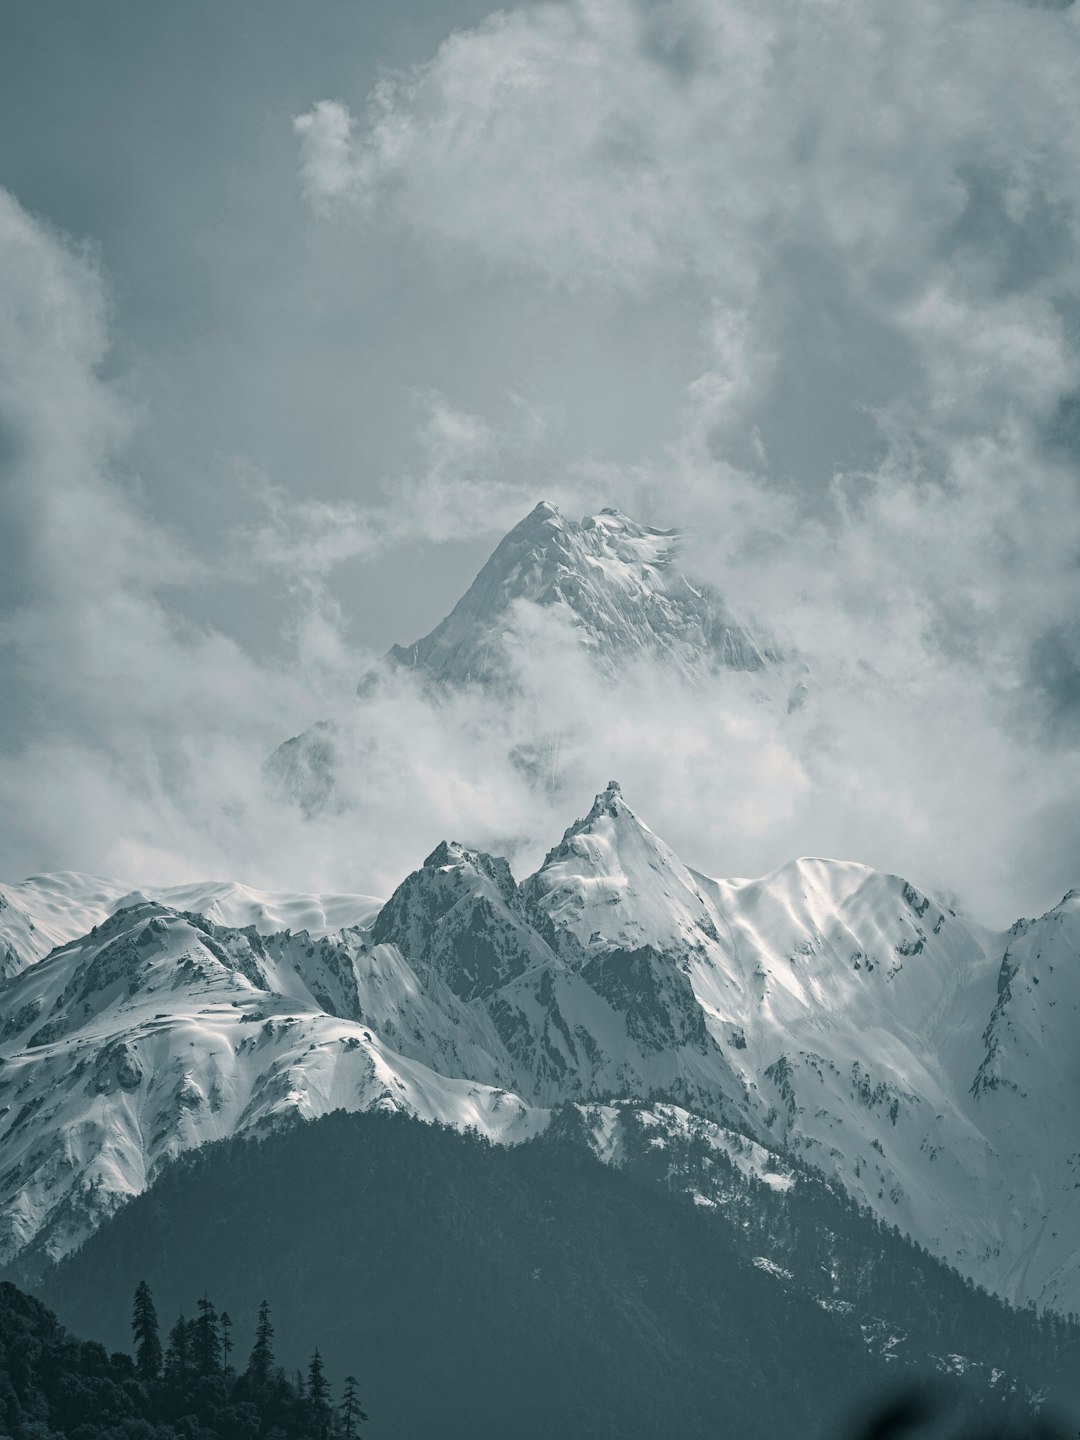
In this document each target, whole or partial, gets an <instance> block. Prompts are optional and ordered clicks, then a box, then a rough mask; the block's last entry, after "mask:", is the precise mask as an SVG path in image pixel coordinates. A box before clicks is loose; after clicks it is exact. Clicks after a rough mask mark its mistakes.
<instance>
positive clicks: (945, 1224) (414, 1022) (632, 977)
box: [0, 783, 1080, 1309]
mask: <svg viewBox="0 0 1080 1440" xmlns="http://www.w3.org/2000/svg"><path fill="white" fill-rule="evenodd" d="M183 896H184V898H183V905H184V909H181V906H180V905H178V904H170V905H166V904H163V903H161V902H160V899H154V898H151V897H137V898H135V899H134V900H132V901H131V903H129V904H128V906H127V907H125V908H122V909H118V910H116V912H115V914H112V915H111V916H110V917H109V918H107V919H105V920H104V921H103V922H99V923H98V926H97V929H96V930H95V931H92V932H91V933H89V934H87V935H85V936H83V937H81V938H78V939H76V940H74V941H73V942H71V943H69V944H67V945H65V946H63V947H62V948H61V949H59V950H57V951H55V952H54V953H53V954H52V955H50V956H49V957H48V958H47V959H44V960H40V961H39V962H38V963H37V964H35V965H32V966H31V967H30V968H28V969H27V970H26V971H25V972H24V973H23V974H21V975H19V976H16V977H15V978H14V979H12V980H9V981H8V982H7V983H6V985H4V986H3V987H2V988H0V1062H2V1063H0V1146H2V1152H3V1156H4V1162H5V1163H4V1167H3V1170H2V1172H0V1207H2V1214H3V1217H4V1231H3V1235H2V1238H0V1255H3V1256H11V1255H14V1254H16V1253H17V1252H19V1251H20V1250H23V1249H25V1248H26V1247H37V1249H38V1250H39V1251H45V1252H47V1253H50V1254H59V1253H62V1252H63V1251H65V1250H67V1249H68V1248H70V1246H71V1245H73V1244H75V1243H77V1242H78V1239H79V1238H80V1236H81V1235H82V1234H84V1233H85V1232H86V1230H87V1229H88V1228H90V1227H92V1226H93V1225H94V1224H95V1223H97V1220H98V1219H100V1217H101V1216H102V1215H104V1214H107V1213H108V1212H109V1211H110V1209H111V1208H112V1207H114V1206H115V1205H116V1204H118V1203H120V1202H121V1201H122V1199H123V1198H124V1197H125V1196H126V1195H128V1194H130V1193H132V1192H133V1191H135V1190H138V1189H140V1188H142V1187H143V1186H144V1185H145V1184H147V1183H148V1181H149V1180H150V1179H151V1178H152V1176H153V1175H154V1174H155V1173H156V1170H157V1169H158V1168H159V1167H160V1166H161V1164H163V1163H164V1161H165V1160H166V1159H167V1158H168V1157H169V1156H171V1155H172V1154H174V1153H176V1152H177V1151H178V1150H180V1149H184V1148H188V1147H190V1146H192V1145H197V1144H200V1143H202V1142H203V1141H205V1140H208V1139H211V1138H215V1137H217V1136H220V1135H225V1134H232V1133H234V1132H236V1131H239V1130H244V1129H248V1128H252V1127H258V1126H260V1125H266V1124H276V1123H279V1122H280V1121H281V1120H282V1118H283V1117H286V1116H290V1115H301V1116H303V1115H311V1114H318V1113H322V1111H324V1110H326V1109H329V1108H333V1107H335V1106H344V1107H345V1108H351V1109H363V1108H367V1107H369V1106H372V1105H393V1106H399V1107H401V1108H404V1109H408V1110H411V1111H415V1112H416V1113H418V1114H420V1115H423V1116H429V1117H437V1118H440V1119H444V1120H447V1121H448V1122H450V1123H452V1124H455V1125H459V1126H462V1127H465V1126H476V1127H477V1128H479V1129H480V1130H482V1131H483V1132H484V1133H487V1134H490V1135H492V1136H493V1137H495V1138H497V1139H512V1138H515V1137H517V1136H519V1135H523V1134H527V1133H532V1132H534V1131H535V1130H537V1129H539V1128H542V1127H543V1126H545V1125H547V1124H548V1123H549V1121H550V1118H551V1114H552V1111H553V1108H554V1107H557V1106H562V1105H565V1104H567V1103H571V1104H573V1105H576V1106H579V1107H582V1108H581V1112H580V1113H581V1114H582V1115H583V1116H584V1117H585V1118H586V1130H587V1132H588V1136H589V1141H588V1143H590V1144H591V1145H592V1146H593V1148H595V1149H596V1150H597V1153H600V1154H602V1155H604V1157H605V1158H607V1159H609V1160H611V1161H612V1163H618V1158H619V1119H618V1116H619V1112H618V1105H619V1104H622V1103H627V1102H629V1103H632V1104H633V1105H635V1106H637V1107H639V1108H640V1107H645V1108H646V1109H647V1110H648V1111H649V1113H650V1114H651V1115H652V1116H653V1117H654V1120H653V1121H652V1122H650V1123H653V1124H655V1127H656V1133H657V1138H658V1142H659V1141H662V1142H663V1144H665V1145H666V1146H668V1147H674V1148H675V1149H676V1150H677V1148H678V1146H679V1145H680V1144H683V1143H685V1144H687V1145H690V1144H697V1145H700V1144H702V1143H707V1144H709V1145H715V1146H717V1147H720V1148H722V1149H723V1150H724V1153H726V1154H728V1155H729V1157H731V1158H733V1159H735V1161H736V1163H737V1164H739V1166H740V1168H746V1167H749V1170H750V1171H751V1172H752V1173H754V1174H757V1175H759V1176H761V1177H763V1178H764V1179H765V1180H766V1183H769V1184H773V1185H775V1186H777V1187H779V1188H782V1187H783V1186H784V1185H789V1184H791V1183H797V1181H796V1180H795V1179H794V1177H795V1176H796V1175H797V1168H796V1169H795V1170H793V1169H792V1165H793V1163H794V1162H795V1161H796V1160H798V1161H803V1162H807V1163H809V1164H811V1165H813V1166H815V1167H817V1168H819V1169H820V1170H821V1171H823V1172H824V1173H825V1174H826V1175H828V1176H830V1177H832V1178H833V1179H835V1180H836V1181H837V1182H838V1183H840V1184H841V1185H842V1186H843V1187H844V1188H845V1189H846V1190H847V1191H848V1192H849V1193H850V1194H851V1195H852V1196H854V1197H855V1198H857V1199H858V1200H859V1201H860V1202H862V1203H865V1204H866V1205H867V1206H869V1207H870V1209H871V1210H873V1211H874V1212H875V1213H876V1214H877V1215H879V1216H880V1217H881V1218H883V1219H884V1220H886V1221H888V1222H889V1223H890V1224H895V1225H897V1226H899V1228H900V1229H901V1230H902V1231H905V1232H908V1233H910V1234H911V1235H912V1236H914V1238H915V1239H917V1240H918V1241H919V1242H920V1243H921V1244H923V1245H925V1246H926V1247H927V1248H929V1249H930V1250H932V1251H933V1252H935V1253H936V1254H938V1255H941V1256H942V1257H943V1258H945V1259H947V1260H949V1261H950V1262H951V1263H953V1264H955V1265H956V1266H957V1267H958V1268H959V1269H960V1270H962V1271H963V1272H964V1273H965V1274H967V1275H970V1276H971V1277H973V1278H974V1279H977V1280H979V1281H980V1282H981V1283H984V1284H986V1285H988V1286H990V1287H992V1288H994V1289H996V1290H998V1291H1000V1292H1001V1293H1002V1294H1004V1295H1006V1296H1007V1297H1009V1298H1011V1299H1015V1300H1019V1301H1025V1300H1027V1299H1035V1300H1037V1301H1039V1302H1040V1303H1047V1304H1053V1305H1056V1306H1059V1307H1061V1308H1063V1309H1077V1308H1080V1263H1078V1260H1077V1255H1078V1251H1080V1211H1078V1203H1080V1175H1078V1174H1077V1170H1078V1169H1080V1134H1078V1133H1077V1131H1078V1121H1077V1117H1076V1113H1075V1103H1074V1097H1075V1095H1076V1093H1077V1082H1078V1081H1080V1045H1078V1041H1077V1035H1078V1024H1077V1012H1078V1008H1080V894H1078V893H1074V894H1072V895H1070V896H1067V897H1066V898H1065V900H1064V901H1063V902H1062V904H1061V905H1060V906H1058V907H1056V908H1055V909H1054V910H1052V911H1050V912H1049V914H1047V915H1045V916H1043V917H1042V918H1041V919H1038V920H1033V921H1022V922H1018V923H1017V925H1016V926H1014V927H1013V929H1012V931H1010V932H1009V933H1008V934H1003V935H993V934H990V933H989V932H986V931H984V930H982V929H980V928H979V927H976V926H973V925H969V924H967V923H965V922H964V921H963V920H961V919H960V918H959V917H957V916H956V915H954V914H953V913H952V912H951V911H950V910H948V909H947V908H945V907H942V906H941V905H939V904H938V903H936V902H935V901H934V900H933V899H932V898H931V897H929V896H926V895H923V894H921V893H920V892H919V891H917V890H916V889H915V888H914V887H913V886H911V885H910V884H908V883H907V882H905V881H904V880H903V879H901V878H899V877H896V876H890V875H885V874H881V873H879V872H876V871H873V870H870V869H868V868H867V867H865V866H861V865H856V864H851V863H842V862H836V861H828V860H813V859H803V860H798V861H795V862H792V863H791V864H790V865H786V866H784V867H782V868H781V869H780V870H777V871H775V872H774V873H773V874H771V875H768V876H765V877H764V878H762V879H759V880H729V881H725V880H712V879H709V878H708V877H705V876H703V875H699V874H697V873H696V872H694V871H693V870H691V869H689V868H688V867H687V866H686V865H685V864H684V863H683V862H682V861H681V860H680V859H679V858H678V857H677V856H676V855H674V854H673V852H672V851H671V850H670V848H669V847H668V846H666V845H665V844H664V843H663V841H662V840H660V838H659V837H657V836H656V835H654V834H653V833H652V832H651V831H650V830H649V828H648V827H647V826H646V825H645V824H644V823H643V822H642V821H641V820H640V819H639V818H638V817H637V816H636V815H635V814H634V812H633V810H632V809H631V808H630V806H629V805H628V804H627V802H626V800H625V798H624V797H623V796H622V794H621V792H620V790H619V787H618V786H617V785H615V784H614V783H612V784H611V785H609V786H608V787H607V789H606V790H605V791H603V792H602V793H601V794H600V795H599V796H597V798H596V802H595V803H594V805H593V806H592V808H591V809H590V810H589V812H588V813H587V814H586V815H585V817H584V818H583V819H581V820H579V821H577V822H575V823H574V824H573V825H571V826H570V828H569V829H568V830H567V831H566V833H565V835H564V836H563V839H562V840H561V841H560V842H559V844H557V845H556V846H555V847H554V848H553V849H552V850H551V851H550V852H549V853H548V855H547V857H546V858H545V860H544V863H543V864H542V866H541V867H540V869H539V870H538V871H537V872H536V874H535V875H533V876H531V877H529V878H528V879H527V880H525V881H524V882H523V883H522V884H520V885H519V884H517V883H516V881H515V880H514V877H513V876H512V875H511V873H510V870H509V867H508V866H507V865H506V863H505V861H502V860H499V859H497V858H495V857H492V856H488V855H484V854H483V853H481V852H478V851H475V850H470V849H469V848H468V847H465V846H462V845H457V844H443V845H440V846H438V847H437V848H436V850H435V851H433V852H432V854H431V855H430V856H429V857H428V859H427V860H426V861H425V862H424V864H423V865H422V866H421V867H420V868H419V869H418V870H417V871H415V872H414V873H413V874H412V875H410V876H409V877H408V878H407V879H406V880H404V881H403V882H402V884H401V885H400V886H399V887H398V889H397V891H396V892H395V893H394V895H393V896H391V898H390V899H389V900H388V901H387V903H386V904H385V905H384V906H383V907H382V908H381V909H380V910H379V912H378V914H377V915H376V916H374V918H373V919H371V923H370V928H364V927H363V926H359V925H357V926H353V927H351V928H348V929H344V930H341V931H340V932H338V933H336V934H333V935H330V936H325V937H323V938H322V939H317V938H316V937H315V936H314V934H312V935H309V934H305V933H303V932H301V933H289V932H288V931H284V932H282V933H279V934H274V935H265V934H260V933H259V929H257V928H255V926H253V925H249V926H246V927H238V926H237V925H236V924H233V923H215V922H212V921H211V920H209V919H202V918H198V917H195V916H193V915H192V914H190V913H184V910H185V909H186V908H187V903H188V902H189V901H190V902H192V903H194V902H195V901H196V900H201V901H203V902H205V903H206V904H208V905H209V904H211V903H212V904H214V905H221V906H224V905H225V903H226V899H227V901H228V904H230V905H232V906H233V907H234V910H233V911H232V913H231V917H230V914H229V913H227V912H226V910H224V909H221V910H220V911H219V915H220V916H221V918H222V919H223V920H229V919H230V918H232V919H237V918H239V919H248V918H250V916H251V913H252V911H251V906H252V904H253V902H252V901H251V899H250V896H249V893H248V892H244V893H243V895H239V894H237V893H234V892H229V894H228V896H227V897H226V898H222V897H221V896H220V895H218V896H215V895H214V894H212V893H211V892H210V891H204V892H202V893H201V895H196V894H193V893H189V892H183ZM172 898H173V900H179V899H180V896H179V895H174V896H173V897H172ZM129 900H131V897H129ZM102 903H103V904H104V903H106V902H104V901H103V902H102ZM108 903H109V904H115V902H114V901H112V900H110V901H109V902H108ZM259 904H260V905H262V906H263V910H262V911H260V915H259V918H260V921H261V922H266V923H268V922H270V921H272V920H273V919H274V912H273V909H272V907H270V906H269V904H268V902H265V901H260V902H259ZM343 904H344V902H342V901H341V900H340V897H338V899H337V900H336V901H335V902H334V905H332V906H329V907H327V906H321V907H320V906H319V905H317V904H316V903H315V902H314V901H311V900H310V899H309V900H308V902H307V905H308V908H309V909H311V910H312V911H313V912H315V913H316V914H317V916H319V917H321V919H322V920H323V921H325V920H327V919H328V918H329V917H328V914H327V911H328V910H329V911H331V912H333V913H335V914H337V913H341V907H342V905H343ZM299 908H300V910H303V908H304V907H303V906H300V907H299ZM344 908H345V909H347V908H348V907H347V906H345V907H344ZM369 918H370V916H369ZM260 928H262V925H261V924H260ZM737 1157H742V1158H741V1159H739V1158H737ZM770 1177H771V1178H770ZM722 1198H723V1197H722V1196H711V1195H707V1194H706V1195H701V1196H700V1197H699V1199H700V1200H701V1203H722ZM31 1253H32V1252H31Z"/></svg>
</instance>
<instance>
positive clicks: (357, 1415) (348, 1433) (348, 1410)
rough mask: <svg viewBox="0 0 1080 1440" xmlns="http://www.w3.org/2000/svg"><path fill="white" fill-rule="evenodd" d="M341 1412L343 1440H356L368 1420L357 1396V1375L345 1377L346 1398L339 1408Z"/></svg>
mask: <svg viewBox="0 0 1080 1440" xmlns="http://www.w3.org/2000/svg"><path fill="white" fill-rule="evenodd" d="M338 1410H339V1411H340V1412H341V1434H342V1437H343V1440H356V1437H357V1436H358V1435H359V1433H360V1426H361V1425H363V1423H364V1422H365V1420H366V1419H367V1418H368V1417H367V1416H366V1415H365V1414H364V1412H363V1410H361V1408H360V1397H359V1395H358V1394H357V1384H356V1376H355V1375H346V1377H345V1398H344V1399H343V1400H342V1402H341V1404H340V1405H339V1406H338Z"/></svg>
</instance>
